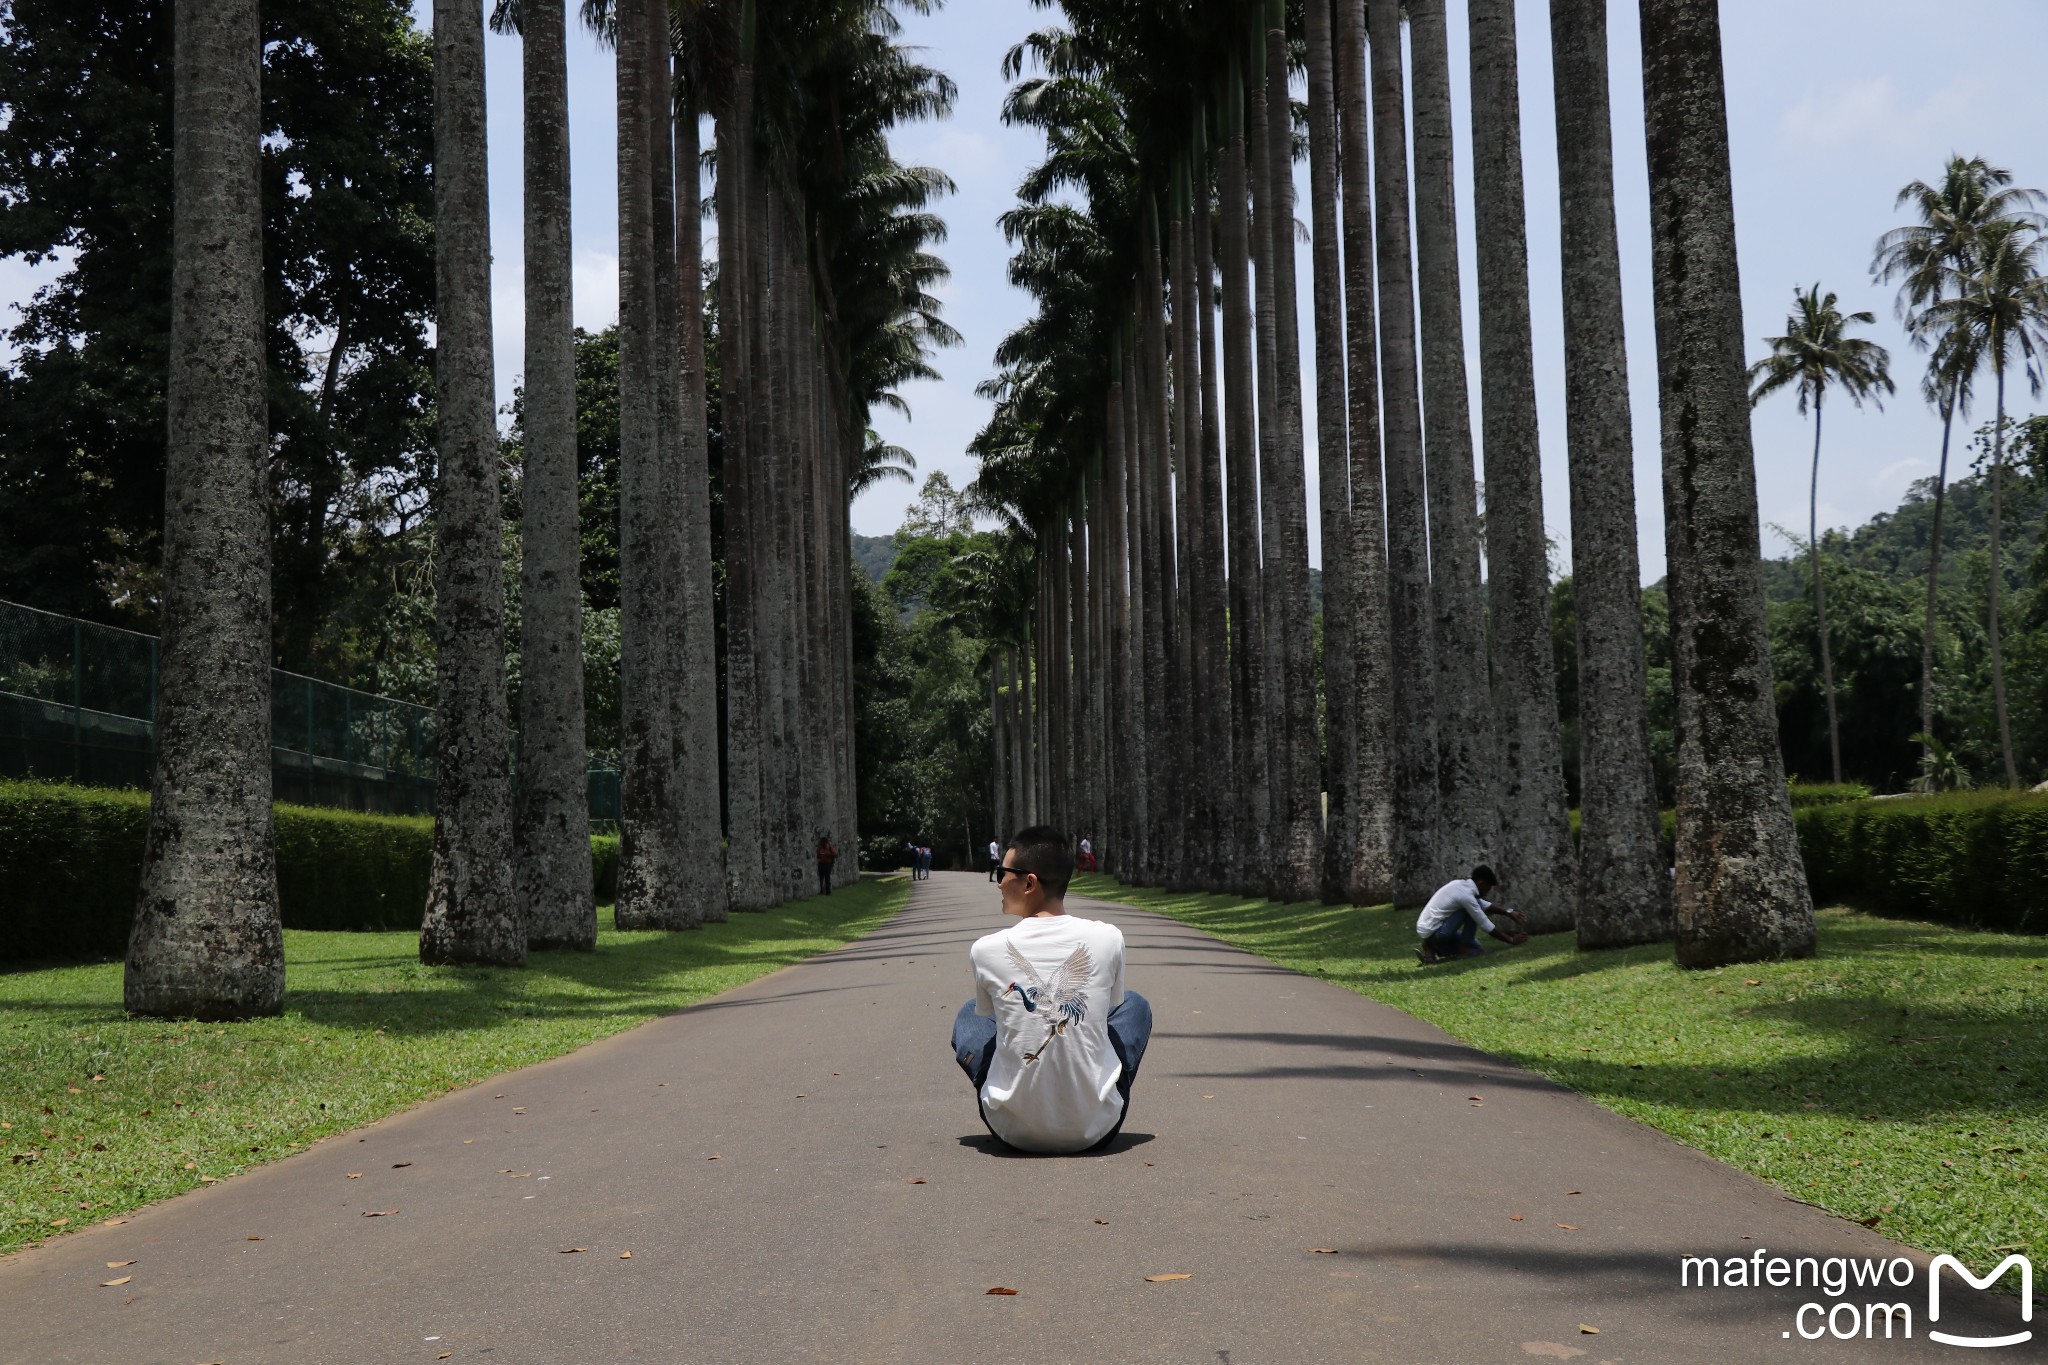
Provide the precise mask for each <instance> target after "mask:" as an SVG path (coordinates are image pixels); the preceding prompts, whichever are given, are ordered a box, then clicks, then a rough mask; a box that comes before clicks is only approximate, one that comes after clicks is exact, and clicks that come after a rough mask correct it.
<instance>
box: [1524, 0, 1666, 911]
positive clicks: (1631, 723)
mask: <svg viewBox="0 0 2048 1365" xmlns="http://www.w3.org/2000/svg"><path fill="white" fill-rule="evenodd" d="M1550 44H1551V54H1552V56H1551V62H1552V71H1553V78H1552V84H1553V86H1554V88H1555V90H1556V103H1557V168H1558V197H1559V219H1560V226H1561V228H1562V233H1563V245H1564V250H1563V252H1562V257H1563V267H1564V362H1565V429H1566V445H1567V446H1568V448H1569V451H1570V463H1571V500H1572V503H1571V505H1572V594H1573V600H1574V606H1575V609H1576V615H1577V617H1578V649H1579V812H1580V817H1581V819H1580V827H1579V860H1578V869H1579V905H1578V916H1577V918H1578V926H1579V946H1580V947H1581V948H1608V947H1621V946H1623V945H1626V944H1632V943H1654V942H1658V941H1661V940H1663V939H1668V938H1670V937H1671V883H1670V880H1669V878H1667V877H1666V875H1665V866H1666V864H1665V861H1664V855H1663V851H1662V849H1661V848H1660V847H1659V846H1658V845H1659V839H1658V829H1657V824H1658V821H1657V789H1656V781H1655V776H1654V773H1653V770H1652V768H1651V764H1650V711H1649V702H1648V693H1647V688H1646V685H1645V684H1646V679H1645V676H1644V674H1645V668H1644V663H1643V615H1642V603H1643V594H1642V569H1641V563H1640V561H1639V559H1638V557H1637V551H1636V494H1635V460H1634V449H1633V443H1632V438H1631V435H1630V418H1629V391H1628V348H1627V344H1626V337H1625V334H1624V332H1623V327H1622V312H1621V253H1620V247H1619V244H1618V239H1617V236H1616V232H1615V221H1614V131H1613V128H1612V127H1611V125H1610V122H1609V116H1608V94H1607V61H1608V56H1607V0H1551V6H1550Z"/></svg>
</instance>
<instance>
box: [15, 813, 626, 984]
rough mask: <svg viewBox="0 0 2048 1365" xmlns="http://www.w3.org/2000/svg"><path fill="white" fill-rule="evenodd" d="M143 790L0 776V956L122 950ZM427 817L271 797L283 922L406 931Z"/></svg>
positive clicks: (605, 880)
mask: <svg viewBox="0 0 2048 1365" xmlns="http://www.w3.org/2000/svg"><path fill="white" fill-rule="evenodd" d="M148 830H149V795H148V793H146V792H136V791H104V790H99V789H94V788H86V787H70V786H64V785H61V784H57V783H44V782H0V961H23V960H29V959H38V958H74V959H75V958H90V957H119V956H121V955H122V954H124V953H125V952H127V950H128V925H129V920H130V918H131V916H132V915H133V912H134V908H135V890H136V887H137V886H138V885H139V884H140V882H141V880H142V850H143V844H144V841H145V840H146V838H147V835H148ZM433 853H434V822H433V821H432V820H431V819H430V818H428V817H426V816H398V815H364V814H361V813H358V812H355V811H343V810H329V809H323V808H316V807H310V806H284V805H280V806H278V807H277V897H278V905H279V909H280V910H281V912H282V914H283V918H284V925H285V928H287V929H409V928H414V927H416V926H417V925H418V924H419V922H420V911H421V907H423V906H424V905H425V904H426V898H427V873H428V869H429V867H430V866H431V864H432V861H433ZM590 854H591V861H592V870H593V872H594V873H595V874H596V879H597V884H598V896H599V898H600V899H609V898H610V897H611V895H612V890H613V888H615V887H616V886H617V885H618V839H617V837H616V836H603V835H600V836H596V837H594V838H593V839H592V840H591V849H590Z"/></svg>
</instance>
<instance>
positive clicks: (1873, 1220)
mask: <svg viewBox="0 0 2048 1365" xmlns="http://www.w3.org/2000/svg"><path fill="white" fill-rule="evenodd" d="M1855 1221H1857V1222H1859V1223H1861V1224H1863V1226H1864V1227H1867V1228H1874V1227H1876V1226H1877V1215H1876V1214H1874V1213H1873V1214H1871V1215H1870V1217H1868V1218H1858V1219H1856V1220H1855Z"/></svg>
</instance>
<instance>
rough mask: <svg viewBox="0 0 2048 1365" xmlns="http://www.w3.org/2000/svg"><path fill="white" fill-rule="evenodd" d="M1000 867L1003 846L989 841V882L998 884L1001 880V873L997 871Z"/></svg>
mask: <svg viewBox="0 0 2048 1365" xmlns="http://www.w3.org/2000/svg"><path fill="white" fill-rule="evenodd" d="M1002 865H1003V846H1002V845H1001V844H999V843H997V842H996V841H995V840H993V839H991V840H989V841H988V879H989V880H990V881H992V882H999V881H1001V880H1002V879H1003V877H1002V873H1001V872H1000V871H998V870H997V869H999V868H1001V867H1002Z"/></svg>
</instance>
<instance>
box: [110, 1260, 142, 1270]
mask: <svg viewBox="0 0 2048 1365" xmlns="http://www.w3.org/2000/svg"><path fill="white" fill-rule="evenodd" d="M134 1264H135V1262H133V1261H108V1262H107V1269H109V1270H119V1269H120V1268H121V1267H122V1266H128V1265H134Z"/></svg>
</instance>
